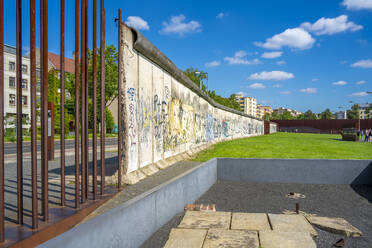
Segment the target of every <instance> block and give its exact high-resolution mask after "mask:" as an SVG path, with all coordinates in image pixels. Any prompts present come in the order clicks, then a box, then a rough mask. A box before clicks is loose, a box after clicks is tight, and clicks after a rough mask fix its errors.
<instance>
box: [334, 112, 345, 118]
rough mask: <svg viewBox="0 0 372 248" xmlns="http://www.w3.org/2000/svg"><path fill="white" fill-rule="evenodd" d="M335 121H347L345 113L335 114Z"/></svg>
mask: <svg viewBox="0 0 372 248" xmlns="http://www.w3.org/2000/svg"><path fill="white" fill-rule="evenodd" d="M335 115H336V119H337V120H346V119H347V114H346V111H338V112H336V113H335Z"/></svg>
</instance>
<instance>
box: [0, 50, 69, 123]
mask: <svg viewBox="0 0 372 248" xmlns="http://www.w3.org/2000/svg"><path fill="white" fill-rule="evenodd" d="M16 54H17V48H16V47H13V46H9V45H4V101H5V102H4V115H5V116H8V118H6V120H5V128H13V127H15V124H14V123H15V117H16V113H17V109H16V106H17V100H16V84H17V77H16V74H17V71H16V65H17V61H16ZM48 60H49V61H48V69H49V70H51V69H55V70H58V71H59V70H60V69H61V67H60V56H59V55H57V54H54V53H51V52H49V53H48ZM74 63H75V62H74V60H73V59H70V58H65V71H66V72H70V73H74V72H75V65H74ZM30 75H31V68H30V54H27V55H26V56H22V103H23V107H22V115H23V117H25V118H26V120H27V121H26V123H27V124H23V125H22V128H25V129H28V128H30V124H29V121H30V120H31V118H30V117H31V116H30V114H31V98H30V97H31V85H30ZM36 78H37V79H36V80H37V95H38V96H39V95H40V50H39V49H36Z"/></svg>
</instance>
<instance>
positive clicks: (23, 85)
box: [22, 79, 27, 89]
mask: <svg viewBox="0 0 372 248" xmlns="http://www.w3.org/2000/svg"><path fill="white" fill-rule="evenodd" d="M22 89H27V79H22Z"/></svg>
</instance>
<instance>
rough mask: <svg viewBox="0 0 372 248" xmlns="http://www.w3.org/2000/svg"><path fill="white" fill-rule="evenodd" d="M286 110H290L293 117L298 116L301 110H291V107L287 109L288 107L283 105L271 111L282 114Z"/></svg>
mask: <svg viewBox="0 0 372 248" xmlns="http://www.w3.org/2000/svg"><path fill="white" fill-rule="evenodd" d="M287 111H288V112H290V113H291V115H292V116H293V117H298V116H299V115H301V114H302V112H300V111H297V110H294V109H293V110H292V109H289V108H283V107H280V108H278V109H274V111H273V112H275V113H277V114H278V115H282V114H283V113H284V112H287Z"/></svg>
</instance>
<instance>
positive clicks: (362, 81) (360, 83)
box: [355, 80, 367, 85]
mask: <svg viewBox="0 0 372 248" xmlns="http://www.w3.org/2000/svg"><path fill="white" fill-rule="evenodd" d="M366 83H367V81H365V80H361V81H358V82H356V83H355V84H357V85H362V84H366Z"/></svg>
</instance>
